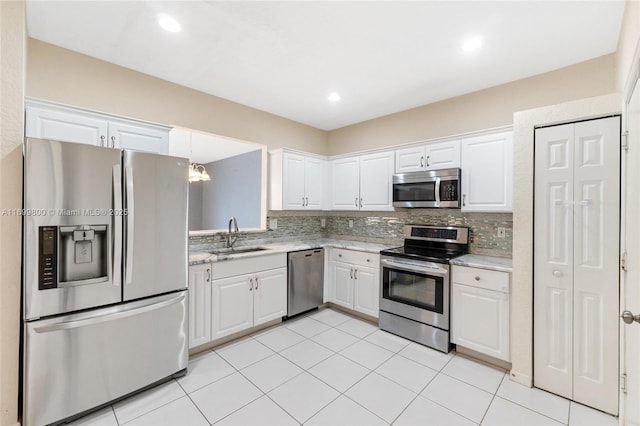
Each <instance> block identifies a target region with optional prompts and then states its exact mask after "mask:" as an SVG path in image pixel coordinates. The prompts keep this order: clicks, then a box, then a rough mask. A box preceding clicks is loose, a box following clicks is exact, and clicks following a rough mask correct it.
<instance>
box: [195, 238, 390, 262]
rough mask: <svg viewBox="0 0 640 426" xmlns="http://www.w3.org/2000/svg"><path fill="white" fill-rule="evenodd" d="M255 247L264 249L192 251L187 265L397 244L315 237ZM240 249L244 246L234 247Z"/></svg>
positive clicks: (376, 250)
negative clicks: (308, 251) (250, 250)
mask: <svg viewBox="0 0 640 426" xmlns="http://www.w3.org/2000/svg"><path fill="white" fill-rule="evenodd" d="M256 246H257V247H264V248H265V250H259V251H252V252H245V253H233V252H229V253H220V254H211V253H207V252H192V253H189V265H197V264H200V263H207V262H220V261H224V260H229V259H243V258H247V257H255V256H265V255H269V254H276V253H287V252H290V251H298V250H308V249H312V248H318V247H337V248H342V249H350V250H358V251H364V252H369V253H379V252H380V250H385V249H388V248H392V247H397V246H398V244H376V243H364V242H360V241H350V240H333V239H327V238H322V239H317V240H303V241H293V242H289V243H282V242H280V243H267V244H256ZM236 248H237V249H242V248H244V247H241V246H239V247H236Z"/></svg>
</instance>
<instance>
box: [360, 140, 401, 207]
mask: <svg viewBox="0 0 640 426" xmlns="http://www.w3.org/2000/svg"><path fill="white" fill-rule="evenodd" d="M393 156H394V153H393V152H380V153H376V154H370V155H363V156H361V157H360V200H359V204H360V209H361V210H393V195H392V190H393V189H392V180H393Z"/></svg>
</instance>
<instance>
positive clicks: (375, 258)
mask: <svg viewBox="0 0 640 426" xmlns="http://www.w3.org/2000/svg"><path fill="white" fill-rule="evenodd" d="M331 260H335V261H338V262H345V263H351V264H353V265H358V266H368V267H370V268H378V267H379V265H380V255H379V254H376V253H367V252H361V251H353V250H345V249H338V248H333V249H331Z"/></svg>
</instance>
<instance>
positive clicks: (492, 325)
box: [451, 284, 509, 361]
mask: <svg viewBox="0 0 640 426" xmlns="http://www.w3.org/2000/svg"><path fill="white" fill-rule="evenodd" d="M451 290H452V291H451V292H452V296H451V341H452V342H453V343H455V344H457V345H460V346H464V347H465V348H469V349H472V350H474V351H478V352H481V353H484V354H487V355H490V356H492V357H494V358H498V359H502V360H505V361H509V296H508V294H506V293H500V292H497V291H491V290H485V289H482V288H477V287H471V286H466V285H458V284H453V285H452V286H451Z"/></svg>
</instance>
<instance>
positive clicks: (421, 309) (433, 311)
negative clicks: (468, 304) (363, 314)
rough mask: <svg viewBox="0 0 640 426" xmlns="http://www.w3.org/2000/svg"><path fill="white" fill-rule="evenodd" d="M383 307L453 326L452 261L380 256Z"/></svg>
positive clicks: (381, 305) (442, 324)
mask: <svg viewBox="0 0 640 426" xmlns="http://www.w3.org/2000/svg"><path fill="white" fill-rule="evenodd" d="M380 270H381V278H380V281H381V282H380V293H381V294H380V310H381V311H385V312H388V313H390V314H395V315H399V316H402V317H405V318H409V319H412V320H414V321H419V322H422V323H424V324H429V325H432V326H434V327H437V328H440V329H442V330H449V265H446V264H439V263H432V262H420V261H408V260H402V259H399V258H397V257H384V256H383V257H381V259H380Z"/></svg>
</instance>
